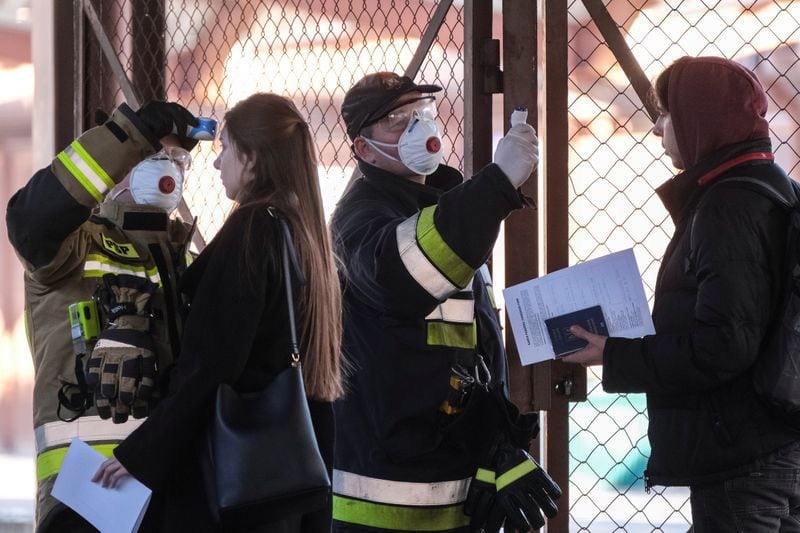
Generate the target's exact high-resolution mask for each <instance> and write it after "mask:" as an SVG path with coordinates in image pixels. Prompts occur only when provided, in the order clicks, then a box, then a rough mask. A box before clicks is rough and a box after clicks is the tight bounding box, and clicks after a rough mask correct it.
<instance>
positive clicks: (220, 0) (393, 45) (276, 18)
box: [76, 0, 800, 533]
mask: <svg viewBox="0 0 800 533" xmlns="http://www.w3.org/2000/svg"><path fill="white" fill-rule="evenodd" d="M81 1H90V0H76V5H80V3H81ZM496 4H499V3H497V2H496ZM605 4H606V6H607V9H608V10H609V12H610V13H611V15H612V17H613V18H614V20H615V21H616V22H617V24H618V25H619V26H620V27H621V31H622V33H623V35H624V36H625V39H626V41H627V43H628V45H629V46H630V47H631V49H632V51H633V53H634V55H635V57H636V58H637V60H638V61H639V63H640V65H641V66H642V67H643V69H644V70H645V72H646V74H647V75H648V76H649V77H651V78H652V77H654V76H655V75H656V74H657V73H658V72H659V71H660V70H661V69H662V68H664V67H665V66H667V65H668V64H669V63H670V62H671V61H672V60H674V59H676V58H677V57H679V56H681V55H685V54H689V55H701V54H709V55H710V54H715V55H722V56H726V57H730V58H734V59H737V60H739V61H741V62H743V63H744V64H746V65H748V66H749V67H751V68H753V69H754V70H755V72H756V73H757V74H758V75H759V77H760V78H761V80H762V82H763V83H764V86H765V88H766V89H767V92H768V95H769V98H770V113H769V116H768V118H769V121H770V126H771V130H772V133H773V143H774V149H775V154H776V158H777V160H778V162H780V163H781V164H782V165H783V167H784V168H785V169H786V170H787V171H788V172H789V173H790V174H794V175H795V176H798V175H800V133H798V132H799V131H800V122H799V121H800V109H798V106H800V98H798V96H797V95H798V90H799V89H800V88H798V84H800V81H798V80H800V59H799V55H800V53H799V51H800V42H799V41H800V29H798V28H800V2H798V1H777V0H769V1H733V0H716V1H706V0H703V1H697V0H685V1H680V0H675V1H671V2H666V1H660V0H659V1H645V0H609V1H606V2H605ZM93 5H94V6H95V8H96V10H97V12H98V14H99V16H100V19H101V21H102V23H103V26H104V29H105V32H106V34H107V35H108V36H109V38H110V40H111V43H112V46H113V48H114V51H115V53H116V55H117V57H119V59H120V61H121V63H122V65H123V67H124V69H125V70H126V72H127V73H128V76H129V77H130V78H131V80H132V81H133V83H134V85H135V87H136V90H137V93H138V95H139V97H140V98H141V99H142V101H146V100H147V99H149V98H166V99H170V100H176V101H179V102H181V103H182V104H184V105H185V106H186V107H188V108H189V109H190V110H191V111H193V112H195V113H197V114H199V115H202V116H212V117H214V118H217V119H221V118H222V116H223V114H224V111H225V109H227V108H229V107H231V106H232V105H234V104H235V103H236V102H237V101H239V100H240V99H242V98H244V97H246V96H247V95H249V94H251V93H253V92H255V91H272V92H276V93H279V94H283V95H285V96H287V97H289V98H291V99H292V100H293V101H294V102H295V104H296V105H297V106H298V108H299V109H300V110H301V111H302V112H303V113H304V114H305V115H306V117H307V118H308V121H309V123H310V126H311V129H312V131H313V132H314V134H315V139H316V145H317V149H318V156H319V172H320V183H321V186H322V190H323V196H324V200H325V206H326V211H327V212H328V213H330V212H331V210H332V209H333V206H334V204H335V202H336V200H337V199H338V197H339V195H340V194H341V191H342V190H343V189H344V187H345V185H346V183H347V181H348V180H349V177H350V176H351V174H352V172H353V170H354V168H355V167H354V161H353V159H352V157H351V154H350V147H349V141H348V140H347V137H346V134H345V132H344V129H343V127H342V124H341V122H340V120H339V116H338V110H339V106H340V104H341V100H342V97H343V96H344V93H345V91H346V89H347V88H348V87H349V86H351V85H352V84H353V83H354V82H355V81H356V80H358V79H359V78H360V77H361V76H362V75H364V74H366V73H368V72H371V71H375V70H394V71H397V72H402V71H404V70H405V67H406V66H407V65H408V64H409V62H410V61H411V58H412V56H413V54H414V52H415V50H416V49H417V46H418V45H419V42H420V39H421V36H422V34H423V32H424V31H425V29H426V27H427V25H428V21H429V20H430V18H431V16H432V14H433V12H434V11H435V9H436V5H437V4H436V3H434V2H433V1H428V0H403V1H399V0H393V1H380V0H350V1H347V2H342V1H337V0H310V1H300V0H283V1H281V2H264V1H255V0H253V1H249V2H248V1H234V0H102V1H97V0H96V1H94V2H93ZM461 6H462V3H458V2H456V3H455V4H454V6H453V7H452V8H451V9H450V10H449V11H448V14H447V16H446V18H445V21H444V25H443V27H442V29H441V31H440V32H439V34H438V36H437V38H436V40H435V42H434V45H433V47H432V49H431V51H430V53H429V54H428V55H427V57H426V59H425V61H424V62H423V65H422V68H421V72H420V73H419V74H418V75H417V79H418V80H424V81H425V82H428V83H436V84H438V85H441V86H442V87H443V88H444V91H443V92H442V93H439V94H440V96H439V99H438V100H439V113H440V121H441V125H442V127H443V133H444V137H445V144H446V145H447V146H449V148H450V151H449V155H448V156H447V158H446V162H447V163H448V164H450V165H453V166H456V167H459V168H462V157H463V147H462V145H463V142H464V132H463V130H462V118H463V102H464V94H463V88H464V83H463V72H464V65H463V43H464V26H463V18H462V17H463V7H461ZM496 9H497V8H496ZM568 9H569V30H568V31H569V35H568V47H569V50H568V58H569V87H568V90H569V121H570V138H569V154H570V190H571V196H570V208H569V223H570V242H569V245H570V263H571V264H574V263H578V262H581V261H584V260H587V259H591V258H593V257H597V256H600V255H603V254H606V253H609V252H612V251H618V250H621V249H624V248H628V247H633V248H634V250H635V254H636V257H637V261H638V263H639V267H640V270H641V271H642V273H643V278H644V283H645V288H646V290H647V291H648V294H649V295H652V290H653V287H654V283H655V277H656V273H657V271H658V267H659V261H660V258H661V256H662V254H663V251H664V249H665V247H666V243H667V241H668V240H669V236H670V235H671V232H672V229H673V227H672V223H671V221H670V220H669V218H668V216H667V215H666V212H665V211H664V210H663V208H662V207H661V204H660V202H659V200H658V199H657V198H656V196H655V194H654V188H655V187H656V186H658V185H659V184H660V183H662V182H663V181H665V180H666V179H667V178H668V177H669V176H671V174H672V169H671V168H670V166H669V161H668V160H666V159H664V158H662V154H663V150H662V149H661V146H660V142H659V140H658V139H657V138H655V137H654V136H653V135H652V133H651V132H650V128H651V124H650V122H649V119H648V117H647V114H646V113H645V112H644V109H643V106H642V104H641V102H640V101H639V99H638V97H637V96H636V94H635V92H634V91H633V90H632V89H631V88H630V87H629V85H628V82H627V80H626V78H625V76H624V74H623V72H622V69H621V68H620V66H619V64H618V63H617V62H616V60H615V58H614V57H613V54H612V53H611V52H610V50H609V49H608V47H607V46H606V45H605V43H604V41H603V38H602V36H601V34H600V32H599V31H598V30H597V28H596V27H595V25H594V23H593V22H592V21H591V20H590V19H589V17H588V16H587V14H586V10H585V9H584V8H583V5H582V3H581V0H570V1H569V3H568ZM161 13H163V16H161ZM495 17H497V13H496V14H495ZM84 34H85V41H84V47H83V50H82V51H81V52H82V59H83V61H84V63H85V70H84V73H83V75H82V77H81V78H80V79H79V80H77V81H78V83H79V87H80V89H81V90H83V91H84V98H83V102H84V107H83V111H84V113H83V126H84V127H88V126H90V125H91V124H92V123H93V114H94V110H95V109H98V108H99V109H105V110H110V109H112V108H113V107H114V106H115V105H117V104H119V103H120V102H122V101H123V100H124V98H123V95H122V91H121V90H120V87H119V85H118V83H117V82H116V80H115V78H114V75H113V73H112V72H111V70H110V68H109V66H108V64H107V63H106V61H105V60H104V59H103V55H102V51H101V49H100V47H99V45H98V42H97V40H96V38H95V37H94V36H93V34H92V32H91V31H89V30H88V28H87V30H86V31H85V32H84ZM154 69H155V70H154ZM497 107H501V106H496V108H497ZM496 122H498V121H496ZM499 122H502V120H500V121H499ZM214 157H215V148H214V146H213V144H212V143H208V142H201V143H200V144H199V147H198V148H196V149H195V152H194V163H193V169H192V170H191V171H190V173H189V176H188V180H187V190H186V191H185V199H186V201H187V203H188V205H189V207H190V209H191V210H192V212H193V213H194V214H195V215H197V216H198V217H199V227H200V229H201V231H202V233H203V235H204V237H205V238H206V240H208V239H210V238H211V237H212V236H213V234H214V233H215V232H216V230H217V229H218V228H219V226H220V225H221V224H222V222H223V220H224V217H225V215H226V214H227V212H228V211H229V209H230V207H231V204H230V203H229V202H228V201H227V200H226V199H225V198H224V194H223V193H222V189H221V186H220V184H219V183H218V178H217V172H216V171H215V170H214V169H213V160H214ZM600 377H601V376H600V374H599V373H597V372H594V373H592V372H590V376H589V398H588V401H587V402H585V403H578V404H573V405H572V407H571V409H570V447H569V462H570V464H569V473H570V481H569V484H570V502H569V511H570V515H571V519H570V530H571V531H591V532H593V533H597V532H605V531H627V532H633V531H670V532H672V531H685V530H686V529H687V527H688V525H689V523H690V522H691V514H690V510H689V505H688V492H687V491H686V490H685V489H666V490H662V489H658V488H656V489H655V490H653V491H652V492H651V493H650V494H645V492H644V490H643V482H642V473H643V469H644V464H645V461H646V458H647V456H648V454H649V444H648V441H647V438H646V429H647V415H646V410H645V405H644V397H643V396H642V395H633V394H629V395H607V394H604V393H603V391H602V389H601V387H600V385H599V380H600ZM562 509H563V507H562Z"/></svg>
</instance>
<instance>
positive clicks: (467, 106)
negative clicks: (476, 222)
mask: <svg viewBox="0 0 800 533" xmlns="http://www.w3.org/2000/svg"><path fill="white" fill-rule="evenodd" d="M491 42H492V3H491V2H486V1H485V0H465V2H464V175H465V176H468V177H469V176H472V175H473V174H474V173H475V171H476V170H477V169H479V168H481V167H483V166H484V165H486V164H488V163H489V162H491V160H492V92H491V91H487V90H486V89H487V78H489V77H491V76H492V75H493V73H494V71H495V70H496V69H497V66H496V65H494V66H492V65H491V64H490V63H491V62H490V61H487V59H488V58H487V50H488V49H489V48H490V47H491V44H490V43H491ZM487 70H491V72H489V73H487Z"/></svg>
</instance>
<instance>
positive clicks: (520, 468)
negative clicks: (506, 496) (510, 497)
mask: <svg viewBox="0 0 800 533" xmlns="http://www.w3.org/2000/svg"><path fill="white" fill-rule="evenodd" d="M534 470H536V465H535V464H533V461H529V460H526V461H524V462H522V463H520V464H518V465H517V466H515V467H514V468H512V469H511V470H509V471H508V472H506V473H505V474H503V475H502V476H500V477H498V478H497V481H496V482H495V486H496V487H497V490H501V489H503V488H505V487H506V486H508V485H510V484H511V483H514V482H515V481H516V480H518V479H519V478H521V477H522V476H524V475H525V474H528V473H530V472H533V471H534Z"/></svg>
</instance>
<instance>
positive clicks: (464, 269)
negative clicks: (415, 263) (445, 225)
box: [417, 206, 475, 289]
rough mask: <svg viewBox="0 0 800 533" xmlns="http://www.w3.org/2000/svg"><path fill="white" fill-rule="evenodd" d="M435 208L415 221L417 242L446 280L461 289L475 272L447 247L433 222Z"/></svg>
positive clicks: (423, 212) (426, 209)
mask: <svg viewBox="0 0 800 533" xmlns="http://www.w3.org/2000/svg"><path fill="white" fill-rule="evenodd" d="M435 210H436V206H430V207H426V208H425V209H423V210H422V211H421V212H420V214H419V219H418V221H417V241H418V242H419V246H420V248H422V250H423V252H424V253H425V255H426V256H427V257H428V258H430V260H431V261H432V262H433V264H434V265H436V268H437V269H438V270H439V271H440V272H441V273H442V274H444V275H445V276H447V278H448V279H449V280H450V281H452V282H453V283H455V284H456V285H458V286H459V287H461V288H462V289H463V288H464V287H466V286H467V283H469V281H470V280H471V279H472V275H473V274H474V273H475V271H474V270H473V269H472V267H470V266H469V265H468V264H467V263H465V262H464V260H463V259H461V258H460V257H459V256H458V254H456V253H455V252H454V251H453V249H452V248H450V245H448V244H447V243H446V242H445V240H444V239H443V238H442V235H441V234H440V233H439V230H438V229H437V228H436V224H434V222H433V213H434V211H435Z"/></svg>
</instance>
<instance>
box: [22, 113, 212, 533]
mask: <svg viewBox="0 0 800 533" xmlns="http://www.w3.org/2000/svg"><path fill="white" fill-rule="evenodd" d="M193 125H197V119H196V118H195V117H194V116H192V115H191V113H189V112H188V111H187V110H186V109H184V108H183V107H181V106H180V105H178V104H175V103H168V102H151V103H149V104H148V105H146V106H144V107H143V108H142V109H140V110H139V111H137V112H134V111H132V110H131V109H130V108H129V107H128V106H127V105H125V104H123V105H121V106H120V107H119V108H117V109H116V110H115V111H114V112H113V113H112V115H111V117H110V118H109V119H108V120H106V121H105V123H104V124H102V125H100V126H97V127H94V128H92V129H90V130H88V131H87V132H85V133H84V134H83V135H81V136H80V137H78V138H77V139H75V140H74V141H73V142H72V143H71V144H70V145H69V146H68V147H67V148H65V149H64V150H63V151H62V152H61V153H59V154H58V155H57V157H56V158H55V159H54V160H53V162H52V164H51V165H50V166H48V167H47V168H44V169H41V170H39V171H38V172H37V173H36V174H34V176H33V177H32V178H31V179H30V181H29V182H28V183H27V184H26V185H25V186H24V187H23V188H22V189H20V190H19V191H17V193H16V194H15V195H14V196H13V197H12V198H11V200H10V201H9V204H8V209H7V213H6V223H7V227H8V234H9V240H10V241H11V243H12V245H13V246H14V248H15V250H16V252H17V254H18V256H19V257H20V260H21V261H22V263H23V265H24V267H25V320H26V325H27V329H28V341H29V344H30V348H31V353H32V354H33V362H34V371H35V381H34V393H33V417H34V427H35V435H36V447H37V449H36V453H37V460H36V475H37V480H38V495H37V506H36V526H37V529H36V530H37V532H45V531H59V532H62V531H94V528H92V527H91V526H90V525H89V524H88V523H87V522H85V521H84V520H83V519H81V518H80V517H79V516H78V515H76V514H75V513H74V512H72V511H71V510H70V509H68V508H67V507H65V506H64V505H63V504H61V503H59V502H58V501H57V500H55V499H54V498H53V497H51V496H50V492H51V490H52V487H53V483H54V481H55V477H56V475H57V474H58V471H59V468H60V466H61V464H62V462H63V460H64V456H65V455H66V450H67V447H68V446H69V444H70V442H71V440H72V439H73V438H75V437H78V438H80V439H82V440H83V441H85V442H87V443H88V444H90V445H91V446H92V447H93V448H95V449H96V450H98V451H99V452H101V453H103V454H105V455H107V456H110V455H111V450H112V449H113V448H114V447H115V446H116V445H117V443H119V442H120V441H122V440H123V439H124V438H125V436H126V435H128V434H129V433H130V432H131V431H132V430H133V429H134V428H136V427H137V426H138V425H139V423H140V422H141V419H142V417H145V416H146V415H147V411H148V408H149V406H150V405H151V404H152V402H153V401H155V399H156V398H157V397H158V395H159V391H161V390H166V389H165V383H164V380H165V378H166V376H167V374H168V370H169V367H170V366H171V364H172V361H173V354H177V353H178V342H179V340H180V330H181V314H180V306H181V301H180V299H179V294H178V291H177V281H178V277H179V275H180V274H181V272H182V270H183V269H184V268H185V267H186V261H187V257H188V255H187V247H188V244H189V241H190V237H191V230H192V228H191V227H190V226H189V225H188V224H185V223H183V222H181V221H179V220H176V219H172V218H170V216H169V214H170V213H171V212H172V211H173V210H174V209H175V208H176V207H177V205H178V202H179V201H180V198H181V192H182V183H183V173H184V171H185V169H186V166H187V164H186V163H187V162H188V160H190V157H189V154H188V152H187V149H191V148H192V147H194V145H195V144H196V142H197V141H195V140H193V139H190V138H186V137H184V136H175V135H171V136H170V137H171V138H172V139H173V140H177V142H178V143H179V144H180V145H181V146H182V147H165V146H162V143H161V141H162V140H164V139H165V138H166V137H167V136H168V135H169V134H170V133H172V132H173V131H178V132H186V131H187V126H193ZM164 142H165V144H166V141H164ZM129 415H130V416H129Z"/></svg>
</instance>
